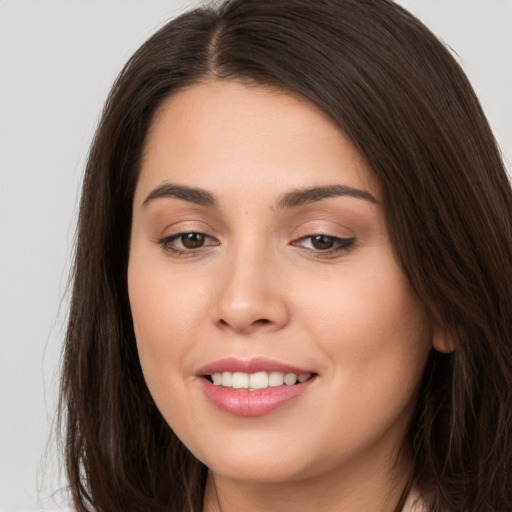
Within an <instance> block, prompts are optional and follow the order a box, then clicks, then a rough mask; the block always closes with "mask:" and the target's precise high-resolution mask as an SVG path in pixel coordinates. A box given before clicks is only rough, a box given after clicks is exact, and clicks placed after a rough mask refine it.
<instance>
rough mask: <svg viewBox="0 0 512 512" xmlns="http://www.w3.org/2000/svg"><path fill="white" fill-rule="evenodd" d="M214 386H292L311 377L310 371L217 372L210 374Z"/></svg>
mask: <svg viewBox="0 0 512 512" xmlns="http://www.w3.org/2000/svg"><path fill="white" fill-rule="evenodd" d="M210 377H211V379H212V381H213V383H214V384H215V385H216V386H222V387H225V388H233V389H266V388H268V387H271V388H275V387H279V386H283V385H286V386H293V385H294V384H296V383H297V382H299V383H302V382H306V381H307V380H308V379H309V378H311V373H302V374H300V375H297V374H295V373H286V374H285V373H283V372H269V373H267V372H256V373H243V372H234V373H231V372H222V373H220V372H218V373H212V374H211V375H210Z"/></svg>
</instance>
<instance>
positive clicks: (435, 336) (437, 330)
mask: <svg viewBox="0 0 512 512" xmlns="http://www.w3.org/2000/svg"><path fill="white" fill-rule="evenodd" d="M432 346H433V347H434V349H435V350H437V351H438V352H441V353H443V354H450V353H451V352H454V351H455V349H456V348H457V342H456V341H455V339H454V337H453V335H452V334H450V333H449V332H448V331H447V330H446V329H445V328H443V327H440V326H437V325H436V326H434V331H433V333H432Z"/></svg>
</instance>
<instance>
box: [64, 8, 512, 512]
mask: <svg viewBox="0 0 512 512" xmlns="http://www.w3.org/2000/svg"><path fill="white" fill-rule="evenodd" d="M511 211H512V194H511V189H510V184H509V182H508V179H507V176H506V173H505V171H504V168H503V165H502V162H501V160H500V157H499V151H498V149H497V147H496V144H495V142H494V139H493V137H492V134H491V132H490V130H489V127H488V125H487V122H486V120H485V118H484V115H483V113H482V111H481V108H480V106H479V104H478V101H477V99H476V97H475V95H474V93H473V91H472V89H471V87H470V85H469V83H468V82H467V79H466V78H465V76H464V75H463V73H462V72H461V70H460V68H459V67H458V65H457V64H456V63H455V62H454V60H453V59H452V57H451V56H450V55H449V53H448V52H447V51H446V50H445V49H444V48H443V47H442V45H441V44H440V43H439V42H438V41H437V40H436V39H435V37H434V36H433V35H432V34H431V33H430V32H429V31H428V30H427V29H426V28H425V27H424V26H423V25H422V24H421V23H420V22H418V21H417V20H416V19H415V18H413V17H412V16H411V15H409V14H408V13H407V12H406V11H404V10H403V9H401V8H399V7H398V6H396V5H395V4H393V3H392V2H389V1H387V0H337V1H333V0H325V1H321V2H311V1H310V0H288V1H286V2H279V1H277V0H275V1H271V0H268V1H267V0H264V1H258V2H252V1H249V0H236V1H231V2H227V3H223V4H221V5H219V6H218V7H216V8H213V7H212V8H204V9H198V10H195V11H192V12H190V13H187V14H184V15H182V16H181V17H179V18H177V19H176V20H174V21H172V22H170V23H169V24H168V25H166V26H165V27H163V28H162V29H161V30H160V31H159V32H158V33H157V34H155V35H154V36H153V37H152V38H151V39H150V40H148V41H147V42H146V43H145V44H144V45H143V46H142V47H141V48H140V49H139V50H138V51H137V52H136V54H135V55H134V56H133V57H132V59H130V61H129V62H128V64H127V66H126V67H125V69H124V70H123V72H122V73H121V75H120V76H119V78H118V80H117V82H116V84H115V85H114V88H113V90H112V92H111V95H110V97H109V99H108V101H107V104H106V107H105V111H104V113H103V118H102V121H101V123H100V126H99V128H98V131H97V134H96V138H95V141H94V144H93V147H92V149H91V154H90V158H89V163H88V167H87V172H86V176H85V180H84V187H83V194H82V203H81V209H80V220H79V232H78V241H77V249H76V258H75V273H74V288H73V299H72V305H71V312H70V320H69V327H68V335H67V343H66V349H65V359H64V373H63V378H62V397H61V400H62V402H61V403H62V411H63V418H64V419H65V421H66V428H67V433H66V436H67V437H66V461H67V471H68V476H69V478H70V489H71V491H72V493H73V499H74V504H75V507H76V508H77V510H88V508H87V507H89V509H93V510H102V511H103V510H104V511H114V510H119V511H121V510H122V511H127V510H175V511H184V510H205V511H224V512H225V511H232V510H236V511H239V510H254V511H256V510H281V509H282V508H284V507H286V508H293V509H295V510H312V509H315V508H316V509H318V510H325V511H331V510H344V511H349V510H365V511H371V510H375V511H398V510H422V511H423V510H424V511H432V512H433V511H477V510H478V511H484V510H488V511H491V510H492V511H504V510H511V509H512V485H511V481H510V474H511V469H512V460H511V457H512V455H511V454H512V449H511V448H512V447H511V443H512V441H511V440H512V432H511V429H512V427H511V425H512V406H511V403H512V353H511V350H512V343H511V332H512V329H511V318H512V314H511V311H510V310H511V307H512V306H511V305H512V300H511V296H510V295H511V294H510V290H511V288H512V287H511V271H510V255H511V239H512V238H511Z"/></svg>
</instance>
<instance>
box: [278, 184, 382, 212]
mask: <svg viewBox="0 0 512 512" xmlns="http://www.w3.org/2000/svg"><path fill="white" fill-rule="evenodd" d="M337 196H348V197H354V198H356V199H363V200H364V201H369V202H370V203H373V204H378V201H377V199H375V197H373V196H372V194H370V192H368V191H367V190H361V189H359V188H353V187H349V186H347V185H327V186H323V187H312V188H306V189H298V190H292V191H291V192H287V193H286V194H284V195H282V196H281V197H280V199H279V200H278V201H277V208H278V209H280V210H282V209H286V208H296V207H298V206H303V205H305V204H309V203H315V202H317V201H321V200H322V199H327V198H329V197H337Z"/></svg>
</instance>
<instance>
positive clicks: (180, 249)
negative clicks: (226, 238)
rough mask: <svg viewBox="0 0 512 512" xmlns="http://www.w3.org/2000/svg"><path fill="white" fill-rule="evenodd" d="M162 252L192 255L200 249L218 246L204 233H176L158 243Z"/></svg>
mask: <svg viewBox="0 0 512 512" xmlns="http://www.w3.org/2000/svg"><path fill="white" fill-rule="evenodd" d="M158 243H159V244H160V245H161V246H162V248H163V249H164V251H169V252H171V253H173V254H176V255H178V256H179V255H183V254H194V253H196V252H198V251H200V250H201V249H205V248H207V247H210V246H214V245H218V244H219V242H218V240H215V239H214V238H212V237H210V236H208V235H205V234H204V233H198V232H190V233H177V234H176V235H172V236H169V237H166V238H163V239H162V240H159V242H158Z"/></svg>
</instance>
